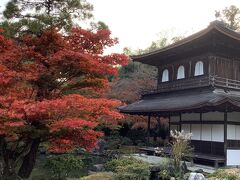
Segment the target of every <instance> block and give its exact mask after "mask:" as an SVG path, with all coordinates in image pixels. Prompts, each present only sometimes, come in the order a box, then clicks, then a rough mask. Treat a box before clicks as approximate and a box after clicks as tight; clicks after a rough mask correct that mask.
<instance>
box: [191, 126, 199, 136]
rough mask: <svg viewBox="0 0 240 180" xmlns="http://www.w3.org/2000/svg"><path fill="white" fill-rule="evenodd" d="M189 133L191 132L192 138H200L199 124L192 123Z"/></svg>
mask: <svg viewBox="0 0 240 180" xmlns="http://www.w3.org/2000/svg"><path fill="white" fill-rule="evenodd" d="M191 133H192V140H201V125H200V124H192V125H191Z"/></svg>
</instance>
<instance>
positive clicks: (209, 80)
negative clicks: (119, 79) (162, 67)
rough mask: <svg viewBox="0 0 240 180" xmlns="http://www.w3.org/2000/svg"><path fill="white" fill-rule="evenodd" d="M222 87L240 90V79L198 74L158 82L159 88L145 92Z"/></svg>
mask: <svg viewBox="0 0 240 180" xmlns="http://www.w3.org/2000/svg"><path fill="white" fill-rule="evenodd" d="M207 86H212V87H222V88H228V89H237V90H240V81H238V80H232V79H227V78H222V77H218V76H212V75H204V76H197V77H193V78H188V79H179V80H174V81H169V82H162V83H160V84H158V88H157V89H156V90H153V91H151V92H147V93H145V94H155V93H160V92H168V91H175V90H183V89H191V88H197V87H207Z"/></svg>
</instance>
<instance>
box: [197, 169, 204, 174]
mask: <svg viewBox="0 0 240 180" xmlns="http://www.w3.org/2000/svg"><path fill="white" fill-rule="evenodd" d="M195 172H196V173H203V170H202V169H197V170H196V171H195Z"/></svg>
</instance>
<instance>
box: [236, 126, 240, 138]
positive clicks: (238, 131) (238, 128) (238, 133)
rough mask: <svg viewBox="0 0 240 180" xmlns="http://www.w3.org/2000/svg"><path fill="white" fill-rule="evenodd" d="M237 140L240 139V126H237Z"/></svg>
mask: <svg viewBox="0 0 240 180" xmlns="http://www.w3.org/2000/svg"><path fill="white" fill-rule="evenodd" d="M236 140H240V126H236Z"/></svg>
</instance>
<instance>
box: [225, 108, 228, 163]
mask: <svg viewBox="0 0 240 180" xmlns="http://www.w3.org/2000/svg"><path fill="white" fill-rule="evenodd" d="M227 115H228V114H227V105H226V108H225V112H224V155H225V158H226V159H227V119H228V116H227ZM226 162H227V161H226V160H225V165H226Z"/></svg>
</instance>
